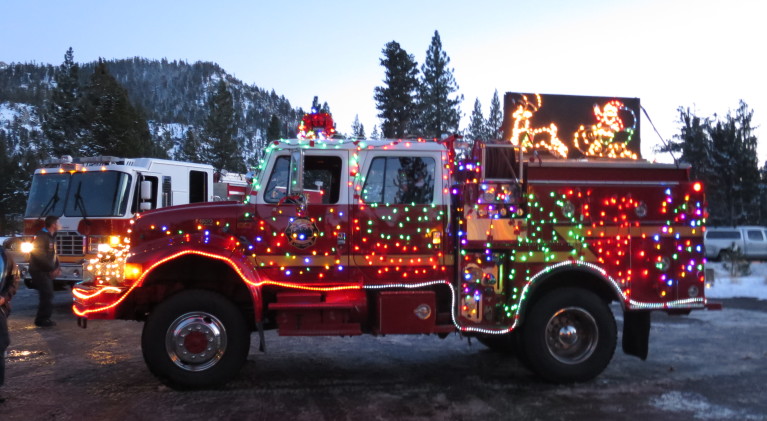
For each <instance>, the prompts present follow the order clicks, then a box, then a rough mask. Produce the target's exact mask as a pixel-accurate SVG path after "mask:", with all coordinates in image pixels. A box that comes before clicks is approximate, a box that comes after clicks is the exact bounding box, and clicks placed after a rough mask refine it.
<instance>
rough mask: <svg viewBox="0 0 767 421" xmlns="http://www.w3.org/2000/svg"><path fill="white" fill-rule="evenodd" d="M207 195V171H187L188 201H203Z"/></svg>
mask: <svg viewBox="0 0 767 421" xmlns="http://www.w3.org/2000/svg"><path fill="white" fill-rule="evenodd" d="M207 197H208V173H206V172H205V171H189V203H199V202H205V201H206V200H207Z"/></svg>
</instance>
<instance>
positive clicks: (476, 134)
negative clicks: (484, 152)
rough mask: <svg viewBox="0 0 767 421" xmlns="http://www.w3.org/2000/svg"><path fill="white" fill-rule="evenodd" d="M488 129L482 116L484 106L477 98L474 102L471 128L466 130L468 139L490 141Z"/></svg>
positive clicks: (470, 121) (470, 120) (470, 122)
mask: <svg viewBox="0 0 767 421" xmlns="http://www.w3.org/2000/svg"><path fill="white" fill-rule="evenodd" d="M486 127H487V124H486V122H485V117H484V116H483V115H482V104H480V102H479V98H477V99H475V100H474V110H473V111H472V112H471V117H470V118H469V127H467V128H466V138H467V139H468V140H470V141H477V140H483V141H486V140H488V139H487V130H486Z"/></svg>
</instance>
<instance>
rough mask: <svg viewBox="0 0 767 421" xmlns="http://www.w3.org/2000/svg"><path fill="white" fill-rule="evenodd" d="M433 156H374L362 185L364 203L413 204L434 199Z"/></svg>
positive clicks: (425, 202)
mask: <svg viewBox="0 0 767 421" xmlns="http://www.w3.org/2000/svg"><path fill="white" fill-rule="evenodd" d="M434 166H435V164H434V158H429V157H386V158H384V157H377V158H374V159H373V161H372V162H371V164H370V169H369V170H368V173H367V176H366V177H365V185H364V187H363V189H362V191H363V200H364V201H365V202H366V203H389V204H407V203H412V204H416V205H424V204H430V203H432V201H433V200H434Z"/></svg>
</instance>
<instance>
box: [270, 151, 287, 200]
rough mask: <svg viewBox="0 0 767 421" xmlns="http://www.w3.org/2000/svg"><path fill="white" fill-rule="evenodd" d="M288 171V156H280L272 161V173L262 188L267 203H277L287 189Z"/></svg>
mask: <svg viewBox="0 0 767 421" xmlns="http://www.w3.org/2000/svg"><path fill="white" fill-rule="evenodd" d="M289 172H290V157H289V156H280V157H277V159H276V160H275V161H274V167H273V168H272V173H271V174H270V175H269V181H268V182H267V183H266V190H264V200H265V201H266V202H267V203H277V202H278V201H279V200H280V199H282V198H283V197H285V194H286V193H287V191H288V174H289Z"/></svg>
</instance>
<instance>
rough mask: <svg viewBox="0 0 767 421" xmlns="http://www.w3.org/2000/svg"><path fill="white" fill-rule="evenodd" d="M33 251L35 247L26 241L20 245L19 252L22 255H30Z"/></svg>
mask: <svg viewBox="0 0 767 421" xmlns="http://www.w3.org/2000/svg"><path fill="white" fill-rule="evenodd" d="M34 249H35V246H34V245H32V243H30V242H28V241H25V242H23V243H21V252H22V253H30V252H32V250H34Z"/></svg>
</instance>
